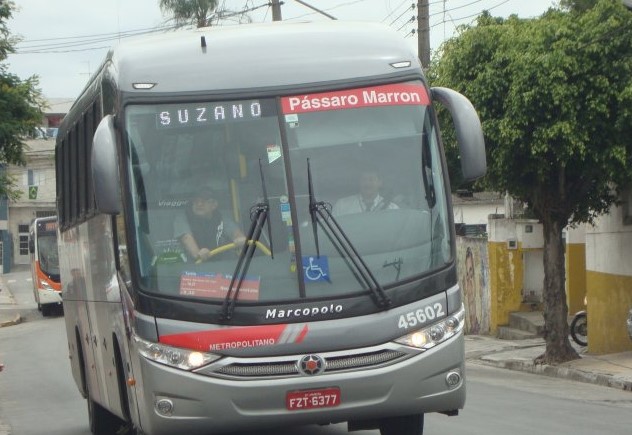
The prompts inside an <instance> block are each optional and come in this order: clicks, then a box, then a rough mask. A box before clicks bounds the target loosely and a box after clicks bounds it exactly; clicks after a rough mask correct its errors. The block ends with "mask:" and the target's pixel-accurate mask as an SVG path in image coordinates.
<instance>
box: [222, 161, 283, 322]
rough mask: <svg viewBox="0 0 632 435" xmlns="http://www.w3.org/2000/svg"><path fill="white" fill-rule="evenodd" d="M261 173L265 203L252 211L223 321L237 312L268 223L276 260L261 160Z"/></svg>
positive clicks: (229, 291) (229, 289)
mask: <svg viewBox="0 0 632 435" xmlns="http://www.w3.org/2000/svg"><path fill="white" fill-rule="evenodd" d="M259 173H260V174H261V188H262V190H263V202H260V203H257V204H255V205H254V206H253V207H252V208H251V209H250V221H251V222H250V228H249V229H248V234H247V235H246V241H245V242H244V246H243V247H242V248H241V252H240V253H239V259H238V260H237V265H236V266H235V271H234V272H233V276H232V277H231V279H230V285H229V286H228V291H227V292H226V297H225V298H224V304H223V305H222V316H221V319H222V320H225V321H228V320H230V319H231V318H232V317H233V313H234V311H235V303H236V301H237V298H238V297H239V290H240V289H241V285H242V284H243V282H244V278H245V277H246V273H248V268H249V267H250V262H251V261H252V257H253V256H254V254H255V250H256V249H257V242H258V241H259V239H260V238H261V233H262V231H263V226H264V225H265V224H266V222H267V223H268V237H269V243H270V257H271V258H274V250H273V247H272V230H271V228H270V221H269V220H268V215H269V213H270V200H269V199H268V191H267V189H266V183H265V179H264V178H263V168H262V166H261V159H259Z"/></svg>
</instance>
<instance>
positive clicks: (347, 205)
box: [333, 194, 399, 216]
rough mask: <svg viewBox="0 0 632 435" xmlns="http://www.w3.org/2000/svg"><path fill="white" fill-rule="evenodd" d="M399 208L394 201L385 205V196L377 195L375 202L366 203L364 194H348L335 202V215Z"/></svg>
mask: <svg viewBox="0 0 632 435" xmlns="http://www.w3.org/2000/svg"><path fill="white" fill-rule="evenodd" d="M396 208H399V207H398V206H397V204H395V203H393V202H389V203H388V205H386V206H385V205H384V197H382V196H381V195H377V196H376V197H375V198H373V202H372V203H369V204H365V201H364V199H363V198H362V195H360V194H356V195H351V196H347V197H344V198H340V199H339V200H338V201H336V203H335V204H334V208H333V214H334V216H340V215H343V214H352V213H364V212H366V211H376V210H392V209H396Z"/></svg>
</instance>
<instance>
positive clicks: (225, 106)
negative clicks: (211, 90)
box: [156, 100, 274, 128]
mask: <svg viewBox="0 0 632 435" xmlns="http://www.w3.org/2000/svg"><path fill="white" fill-rule="evenodd" d="M157 112H158V113H156V127H157V128H189V127H201V126H206V125H211V124H224V123H231V122H241V121H250V120H256V119H260V118H262V117H264V116H266V115H267V116H270V113H269V112H270V104H266V102H262V101H259V100H247V101H231V102H214V103H188V104H179V105H169V106H163V107H158V108H157ZM266 112H268V113H266ZM272 115H274V113H272Z"/></svg>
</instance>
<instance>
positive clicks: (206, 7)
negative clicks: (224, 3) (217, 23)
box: [160, 0, 218, 27]
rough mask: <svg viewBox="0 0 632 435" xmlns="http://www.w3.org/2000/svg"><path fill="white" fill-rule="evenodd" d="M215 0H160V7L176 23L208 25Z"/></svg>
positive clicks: (215, 4)
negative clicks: (168, 13) (169, 14)
mask: <svg viewBox="0 0 632 435" xmlns="http://www.w3.org/2000/svg"><path fill="white" fill-rule="evenodd" d="M217 3H218V1H217V0H160V9H162V10H163V11H165V12H170V13H171V14H172V15H173V19H174V20H175V22H176V24H179V25H186V24H192V23H193V24H195V25H196V27H206V26H209V25H210V16H211V13H212V12H213V11H214V10H215V8H216V7H217Z"/></svg>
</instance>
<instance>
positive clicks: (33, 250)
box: [29, 237, 35, 254]
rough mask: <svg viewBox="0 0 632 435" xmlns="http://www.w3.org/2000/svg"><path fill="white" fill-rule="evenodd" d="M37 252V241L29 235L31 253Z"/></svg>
mask: <svg viewBox="0 0 632 435" xmlns="http://www.w3.org/2000/svg"><path fill="white" fill-rule="evenodd" d="M34 253H35V242H34V241H33V238H32V237H29V254H34Z"/></svg>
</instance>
